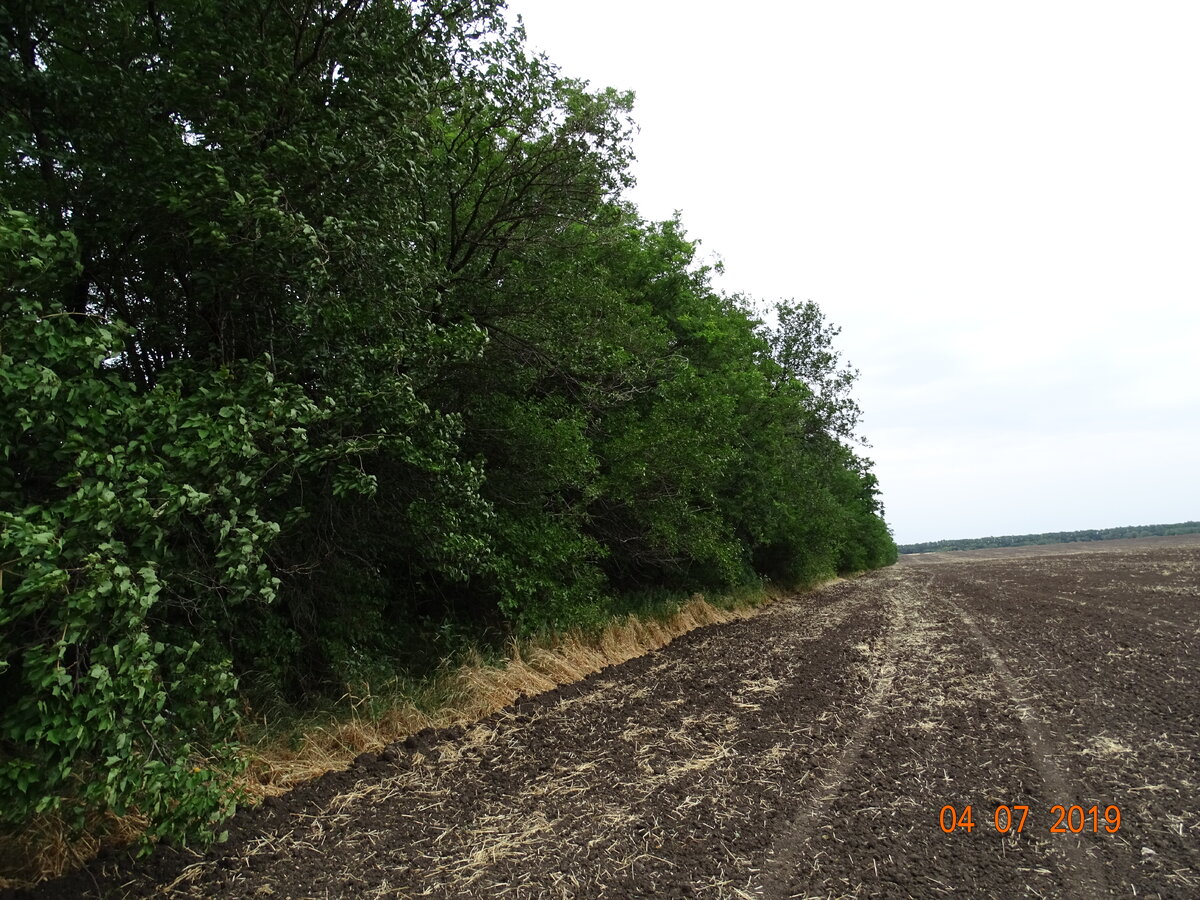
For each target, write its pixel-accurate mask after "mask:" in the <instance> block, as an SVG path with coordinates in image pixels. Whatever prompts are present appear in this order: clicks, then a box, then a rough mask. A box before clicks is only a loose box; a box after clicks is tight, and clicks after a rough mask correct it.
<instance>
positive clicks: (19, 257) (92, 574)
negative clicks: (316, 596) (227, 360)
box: [0, 212, 320, 837]
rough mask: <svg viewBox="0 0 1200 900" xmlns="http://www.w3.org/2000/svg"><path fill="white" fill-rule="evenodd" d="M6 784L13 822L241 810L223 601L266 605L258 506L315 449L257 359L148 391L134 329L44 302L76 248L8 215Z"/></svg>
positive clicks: (3, 249)
mask: <svg viewBox="0 0 1200 900" xmlns="http://www.w3.org/2000/svg"><path fill="white" fill-rule="evenodd" d="M0 254H2V258H0V265H3V273H2V275H0V278H2V279H3V282H4V283H5V284H7V285H8V287H7V289H6V290H5V291H4V292H3V294H0V453H2V456H0V528H2V529H3V530H2V531H0V569H2V571H0V577H2V578H3V582H2V585H0V587H2V593H0V692H2V693H3V696H4V698H5V701H6V702H5V703H4V704H3V705H2V707H0V708H2V712H0V796H2V797H3V798H4V803H3V810H4V815H5V818H6V819H7V820H8V822H9V823H10V824H16V823H19V822H21V821H23V820H24V819H25V818H27V817H28V816H29V815H31V814H33V813H44V812H49V811H54V812H58V813H62V814H63V815H65V816H66V817H67V818H68V820H70V821H74V822H76V823H82V821H83V818H84V815H85V813H86V812H88V811H93V810H112V811H114V812H116V813H118V814H120V813H123V812H124V811H126V810H128V809H130V808H137V809H138V810H140V811H142V812H143V813H145V814H147V815H149V816H150V817H151V818H152V820H153V821H154V822H155V825H154V828H153V831H152V834H155V835H171V836H175V837H188V836H191V835H193V834H195V833H196V831H197V828H203V827H205V826H210V825H211V824H212V823H214V822H216V821H218V820H219V818H220V817H221V815H222V814H223V813H224V812H225V811H226V810H227V809H228V808H229V806H230V803H231V799H232V798H231V797H230V796H229V794H228V791H227V790H226V786H225V781H226V778H225V776H226V775H227V774H228V771H229V769H230V766H231V761H232V757H231V755H230V753H229V748H228V742H229V740H230V738H231V736H232V734H233V728H234V726H235V725H236V722H237V715H236V709H237V700H236V697H235V696H234V690H235V687H236V680H235V678H234V675H233V672H232V671H231V669H230V660H229V657H228V651H223V650H222V647H221V644H220V642H219V640H214V638H215V637H217V636H218V635H219V634H220V628H221V625H222V623H223V622H224V621H225V620H226V619H227V617H228V610H230V609H232V608H234V607H236V606H238V605H255V606H257V605H261V604H264V603H268V602H270V601H271V600H272V599H273V598H274V596H275V591H276V589H277V587H278V583H279V582H278V579H277V578H275V577H274V576H273V575H272V573H271V571H270V569H269V567H268V565H267V563H266V548H267V547H268V546H269V544H270V543H271V542H272V541H273V540H274V539H275V537H276V535H277V534H278V532H279V526H278V524H277V523H275V522H273V521H269V520H267V519H265V518H263V516H262V515H261V514H260V512H259V510H258V509H257V508H256V505H255V504H256V502H260V501H261V499H262V498H265V497H269V496H270V495H271V494H272V493H275V492H278V491H279V490H281V489H282V488H283V487H285V486H286V484H287V482H288V480H289V479H290V478H291V477H292V473H293V472H294V471H295V470H296V468H297V467H298V466H302V465H304V464H305V461H306V441H305V427H306V426H307V425H309V424H310V423H311V422H314V421H316V420H318V419H319V418H320V413H319V411H318V410H317V408H316V407H315V406H314V405H313V404H312V403H311V401H308V400H306V399H305V398H303V396H302V395H300V394H299V392H297V391H295V390H294V389H284V388H281V387H279V386H277V385H275V384H274V383H273V379H272V377H271V374H270V372H269V371H268V370H267V369H266V368H265V367H264V366H262V365H261V364H250V363H245V364H241V365H238V366H237V367H235V368H221V369H217V370H213V371H210V372H200V371H194V370H191V369H190V368H188V367H186V366H182V365H180V366H176V367H174V368H173V369H171V370H169V371H168V372H165V373H164V374H163V377H162V378H161V379H160V380H159V382H158V384H157V385H155V387H154V388H153V389H152V390H150V391H146V392H143V393H139V392H137V391H136V390H135V389H134V388H133V386H132V385H131V384H129V382H128V381H126V380H125V379H123V378H121V377H120V376H119V375H118V374H117V373H116V372H115V371H113V369H112V367H111V366H110V365H109V361H110V360H112V359H114V358H115V357H116V356H117V355H118V354H119V352H120V350H119V347H120V334H121V330H122V328H121V326H120V325H119V324H116V323H106V322H104V321H102V320H100V319H98V318H96V317H91V316H78V315H72V314H70V313H68V312H67V311H65V310H64V309H62V308H61V307H58V306H54V305H51V304H49V303H46V302H44V301H40V300H38V299H36V294H37V293H42V292H46V289H47V288H49V287H52V286H53V285H54V284H56V283H61V281H62V280H63V279H64V278H69V277H70V276H71V275H72V274H74V271H75V270H76V263H75V258H74V246H73V241H72V240H71V239H70V238H69V236H66V235H53V234H51V235H44V234H41V233H39V232H38V231H37V230H36V229H35V228H34V227H33V224H32V222H31V219H30V217H28V216H27V215H24V214H21V213H13V212H9V213H8V214H7V215H6V217H5V218H4V220H3V221H2V222H0Z"/></svg>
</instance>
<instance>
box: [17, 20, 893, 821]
mask: <svg viewBox="0 0 1200 900" xmlns="http://www.w3.org/2000/svg"><path fill="white" fill-rule="evenodd" d="M499 8H500V4H498V3H495V2H485V0H479V2H475V0H466V2H461V3H453V4H441V3H425V2H416V0H414V2H409V3H393V2H383V0H351V2H345V3H335V4H317V5H313V4H311V3H301V2H292V0H285V2H278V0H234V2H229V3H214V2H210V0H188V2H181V3H174V4H168V5H165V6H162V5H156V4H146V3H143V2H139V0H105V2H100V3H93V4H85V5H83V6H79V5H78V4H74V3H67V2H65V0H47V2H38V3H33V2H28V0H24V2H22V0H17V2H12V3H8V4H5V5H4V7H3V9H2V10H0V47H2V49H3V53H0V63H2V64H0V97H3V98H4V100H3V107H2V108H0V136H2V143H0V185H2V196H3V197H4V198H5V202H6V203H7V204H8V207H9V208H8V209H7V211H5V212H4V213H3V218H2V219H0V363H2V365H0V414H2V418H0V453H2V454H3V455H2V456H0V527H2V528H3V531H2V532H0V578H2V581H0V698H2V699H3V704H2V705H0V808H2V809H3V816H4V818H5V821H6V822H7V823H8V824H9V825H13V826H17V825H20V823H22V822H24V821H27V820H28V818H29V817H30V816H31V815H35V814H37V813H39V812H50V811H57V812H60V813H62V814H64V815H66V816H67V817H68V818H69V819H71V820H72V821H74V822H76V823H78V822H81V821H82V820H83V819H84V818H85V817H86V816H87V815H89V814H93V813H96V812H101V811H106V810H112V811H116V812H121V811H124V810H127V809H131V808H137V809H138V810H140V811H142V812H144V813H146V814H148V815H149V816H150V818H151V820H152V823H153V825H152V830H151V834H152V835H169V836H172V837H176V838H188V837H201V836H204V835H205V834H209V833H211V831H212V829H213V828H214V827H215V823H216V822H217V821H218V820H219V819H220V818H221V817H222V816H223V815H225V814H226V813H227V812H228V810H229V809H230V806H231V802H232V801H231V797H230V795H229V793H228V791H227V788H226V785H227V782H228V778H229V776H230V774H231V773H232V772H233V770H234V769H235V768H236V765H235V763H234V759H235V758H236V752H235V749H234V745H233V741H234V739H235V737H236V733H237V721H238V716H237V713H238V710H239V709H240V708H241V706H242V704H244V703H246V702H249V701H253V702H256V703H266V702H270V703H275V702H277V701H278V700H280V699H283V700H286V701H288V702H296V703H299V702H309V703H312V702H321V701H322V698H328V697H330V696H341V695H342V694H344V693H345V692H346V687H347V685H352V684H354V683H358V682H366V681H375V682H377V683H378V682H381V681H384V680H387V679H388V678H389V677H391V675H392V674H394V673H395V672H396V671H397V670H399V669H401V668H403V667H404V666H416V665H428V664H430V663H431V662H432V661H433V659H434V657H436V656H439V655H442V654H445V653H452V652H454V651H455V648H457V647H461V646H462V645H464V643H465V642H467V641H468V638H469V636H471V635H474V634H479V633H482V632H485V631H486V632H488V633H489V634H493V635H494V634H497V633H499V632H501V631H504V632H508V633H511V632H518V633H521V632H524V633H529V632H535V631H540V630H546V629H561V628H566V627H576V626H585V627H587V626H592V625H596V624H598V623H599V622H601V621H602V619H603V617H604V616H605V615H608V614H610V613H611V612H613V611H614V610H615V611H619V610H622V609H625V608H628V607H629V606H630V604H635V605H636V604H637V603H641V601H642V600H644V599H645V598H647V597H652V598H653V597H668V596H670V597H675V596H680V595H686V594H687V593H689V592H691V591H694V590H703V591H710V590H714V589H716V590H740V589H745V590H749V589H753V588H755V587H761V584H762V582H763V580H764V579H770V580H773V581H776V582H778V583H782V584H803V583H808V582H812V581H814V580H816V579H819V578H821V577H824V576H826V575H829V574H832V573H833V572H835V571H853V570H860V569H864V568H869V567H872V566H878V565H886V564H888V563H889V562H891V561H893V560H894V558H895V545H894V544H893V542H892V540H891V536H890V534H889V533H888V530H887V527H886V525H885V524H884V521H883V517H882V516H883V509H882V506H881V505H880V503H879V499H878V490H877V484H876V482H875V478H874V476H873V475H872V474H871V471H870V464H869V462H868V461H867V460H865V459H863V458H861V457H860V456H858V455H857V454H856V453H855V452H854V451H853V450H852V449H851V448H852V445H853V444H854V441H855V437H854V434H853V432H854V429H855V427H856V425H857V421H858V409H857V407H856V406H855V404H854V401H853V399H852V397H851V389H852V386H853V382H854V377H855V373H854V372H853V370H851V369H849V368H847V367H845V366H844V365H843V364H842V363H841V361H840V359H839V357H838V354H837V352H836V351H835V350H834V349H833V340H834V338H835V337H836V334H837V330H836V328H834V327H832V326H830V325H828V324H827V323H826V322H825V320H824V318H823V315H822V313H821V311H820V309H819V308H818V307H817V306H816V305H815V304H813V303H811V302H810V303H804V304H796V303H784V304H780V305H779V306H778V308H777V310H776V313H777V319H778V326H777V327H775V328H768V327H767V326H765V325H764V324H763V323H762V322H761V321H760V320H759V319H758V317H757V316H756V314H755V312H754V310H753V307H752V306H751V304H750V303H749V302H747V301H746V300H744V299H743V298H740V297H736V296H735V297H729V296H725V295H723V294H722V293H720V292H719V291H717V290H715V289H714V288H713V286H712V284H711V281H710V275H711V272H710V271H709V270H708V269H706V268H705V267H703V266H698V265H697V264H696V244H695V243H694V242H693V241H691V240H689V239H688V237H687V235H686V233H685V231H684V229H683V226H682V224H681V222H680V221H679V220H678V218H676V219H673V220H671V221H667V222H660V223H649V222H645V221H643V220H641V219H640V218H639V217H638V216H637V215H636V213H635V212H634V211H633V210H632V209H631V208H630V207H629V206H628V205H627V204H625V203H624V202H623V201H622V199H621V191H622V190H623V189H624V188H625V187H626V186H627V185H628V184H629V183H630V181H631V177H630V175H629V170H628V166H629V162H630V160H631V158H632V157H631V153H630V135H631V133H632V124H631V121H630V118H629V114H630V109H631V106H632V95H631V94H629V93H622V92H619V91H615V90H612V89H604V90H591V89H589V88H588V86H587V85H586V84H584V83H582V82H579V81H575V80H571V79H568V78H564V77H563V76H562V75H561V74H560V73H559V71H558V70H557V69H556V68H555V67H554V66H553V65H552V64H551V63H549V62H548V61H547V60H545V59H543V58H540V57H536V56H533V55H531V54H529V53H528V52H527V50H526V48H525V45H524V36H523V34H522V32H521V31H520V29H519V28H513V27H511V26H509V25H508V24H506V23H505V21H504V20H503V18H502V17H501V16H500V14H499V11H498V10H499ZM239 679H240V682H239Z"/></svg>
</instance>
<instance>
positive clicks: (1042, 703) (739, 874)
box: [39, 537, 1200, 898]
mask: <svg viewBox="0 0 1200 900" xmlns="http://www.w3.org/2000/svg"><path fill="white" fill-rule="evenodd" d="M1198 664H1200V539H1197V538H1194V537H1193V538H1176V539H1150V540H1143V541H1126V542H1110V543H1105V544H1091V545H1064V546H1058V547H1054V548H1025V549H1023V550H1021V551H995V552H992V553H987V552H969V553H942V554H927V555H924V556H918V557H907V558H904V559H903V560H902V561H901V563H899V564H898V565H896V566H894V567H892V568H890V569H888V570H885V571H880V572H876V573H872V574H870V575H866V576H863V577H861V578H856V579H853V580H849V581H842V582H838V583H836V584H833V585H830V586H828V587H826V588H824V589H822V590H820V591H817V592H815V593H810V594H805V595H802V596H798V597H796V598H794V599H792V600H789V601H786V602H781V603H778V604H776V605H774V606H772V607H769V608H768V609H767V610H765V611H764V612H763V613H761V614H760V615H758V616H755V617H753V618H750V619H746V620H742V621H738V622H734V623H731V624H728V625H721V626H714V627H710V628H706V629H702V630H699V631H695V632H692V633H691V634H689V635H687V636H685V637H683V638H680V639H678V640H676V641H675V642H674V643H672V644H671V645H670V646H668V647H666V648H664V649H663V650H661V651H658V652H655V653H653V654H650V655H647V656H644V657H641V658H639V659H636V660H633V661H631V662H629V663H626V664H624V665H622V666H617V667H613V668H610V669H607V670H605V671H604V672H601V673H599V674H598V675H596V676H593V677H591V678H589V679H587V680H585V681H583V682H580V683H578V684H575V685H572V686H570V687H567V688H562V689H559V690H556V691H552V692H551V693H549V694H543V695H541V696H539V697H536V698H532V699H528V700H525V701H522V702H520V703H518V704H517V705H516V706H514V707H512V708H509V709H507V710H505V711H503V712H502V713H499V714H497V715H495V716H493V717H491V718H489V719H487V720H485V721H482V722H480V723H478V724H477V725H475V726H473V727H471V728H469V729H466V730H461V729H454V730H451V731H449V732H445V733H440V734H424V735H420V736H417V737H416V738H412V739H409V741H408V742H406V745H397V746H395V747H392V748H389V749H388V751H387V752H385V753H384V754H383V755H382V756H381V757H379V758H371V759H367V760H360V763H359V765H357V766H356V767H355V768H353V769H351V770H350V771H348V772H344V773H335V774H332V775H329V776H326V777H325V778H322V779H319V780H317V781H315V782H312V783H310V784H308V785H305V786H303V787H302V788H300V789H298V790H296V791H294V792H292V793H291V794H289V795H287V796H285V797H283V798H279V799H278V800H275V801H270V802H269V803H268V804H266V805H264V806H263V807H260V808H259V809H257V810H253V811H250V812H247V813H243V814H241V815H240V816H239V818H238V819H236V820H235V822H234V828H233V835H232V837H231V839H230V841H229V842H227V843H226V844H224V845H221V846H219V847H217V848H215V849H214V850H213V851H212V852H210V853H209V854H208V855H206V856H193V855H189V854H188V853H186V852H177V851H176V852H162V853H159V854H157V855H156V856H155V857H152V858H151V859H150V860H149V861H148V862H144V863H140V864H137V865H136V866H130V865H129V864H128V863H124V864H118V863H117V862H114V861H111V860H110V861H108V862H107V863H105V864H97V865H95V866H93V868H92V870H91V871H89V872H83V873H77V874H76V875H75V876H72V877H71V878H70V879H68V880H66V881H60V882H58V883H56V884H49V885H44V886H43V888H42V890H41V891H40V892H39V893H40V895H41V896H93V897H96V896H105V897H126V896H136V897H142V896H170V897H197V898H214V897H231V898H232V897H245V898H264V897H265V898H360V897H361V898H374V897H380V898H382V897H446V898H449V897H511V898H535V897H536V898H540V897H575V898H610V897H611V898H619V897H629V898H650V897H666V898H669V897H710V898H725V897H728V898H759V897H770V898H784V897H939V896H970V897H1006V898H1007V897H1025V896H1030V897H1076V898H1096V897H1108V896H1112V897H1133V896H1137V897H1164V898H1165V897H1191V898H1195V897H1200V842H1198V838H1200V802H1198V801H1200V689H1198V674H1197V670H1198ZM968 806H970V808H971V814H970V819H971V821H972V822H973V827H972V828H969V829H968V828H966V827H965V825H966V818H967V817H966V807H968ZM945 807H952V809H951V810H950V812H948V813H947V812H946V809H945ZM1023 807H1027V810H1026V811H1024V812H1022V808H1023ZM1055 807H1061V808H1062V815H1060V814H1059V812H1058V811H1057V810H1056V809H1055ZM1005 808H1006V809H1007V811H1008V813H1007V818H1006V813H1005V812H1004V809H1005ZM1073 808H1074V809H1073ZM1114 808H1115V809H1116V810H1118V811H1119V816H1120V823H1119V828H1114V827H1113V826H1114V825H1115V821H1114V820H1115V818H1116V815H1115V814H1114V812H1113V809H1114ZM998 810H999V812H998ZM1021 819H1023V820H1024V821H1023V823H1021V822H1020V821H1019V820H1021ZM1056 820H1060V821H1059V822H1056ZM956 821H958V822H961V823H962V825H963V827H955V824H956ZM1018 824H1021V825H1022V827H1021V830H1020V831H1019V833H1018ZM947 825H948V826H950V827H949V829H947V828H946V826H947ZM1056 825H1057V826H1058V828H1059V829H1060V830H1055V826H1056ZM947 830H948V831H949V833H947Z"/></svg>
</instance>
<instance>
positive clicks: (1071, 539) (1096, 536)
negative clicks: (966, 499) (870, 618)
mask: <svg viewBox="0 0 1200 900" xmlns="http://www.w3.org/2000/svg"><path fill="white" fill-rule="evenodd" d="M1179 534H1200V522H1179V523H1176V524H1174V525H1123V526H1120V527H1117V528H1088V529H1084V530H1082V531H1049V532H1046V533H1044V534H1006V535H1001V536H1000V537H982V538H960V539H957V540H947V541H925V542H924V543H920V544H901V545H900V546H899V548H898V549H899V552H900V553H934V552H937V551H942V550H987V549H990V548H992V547H1030V546H1035V545H1038V544H1073V543H1077V542H1085V541H1115V540H1120V539H1122V538H1141V537H1167V536H1171V535H1179Z"/></svg>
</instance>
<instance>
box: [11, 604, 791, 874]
mask: <svg viewBox="0 0 1200 900" xmlns="http://www.w3.org/2000/svg"><path fill="white" fill-rule="evenodd" d="M779 596H781V594H780V593H778V592H776V591H773V590H771V589H765V590H764V589H754V590H749V589H748V590H747V591H745V592H743V593H740V594H737V595H730V596H722V597H716V598H713V599H712V600H706V599H705V598H704V597H703V596H701V595H700V594H694V595H692V597H691V598H690V599H686V600H681V599H680V598H665V597H660V598H657V599H656V600H654V601H653V602H646V603H644V604H641V605H640V606H639V610H638V612H636V613H628V614H625V615H623V616H619V617H616V618H614V619H613V620H611V621H610V622H608V624H606V625H604V626H602V627H597V628H594V629H590V630H582V629H581V630H572V631H567V632H563V633H554V634H543V635H539V636H536V637H534V638H531V639H527V640H512V641H510V642H509V643H508V646H507V652H506V653H505V654H502V655H499V656H496V655H492V656H491V658H489V657H488V656H486V655H485V654H484V653H483V652H482V651H481V650H479V649H478V648H474V647H473V648H470V649H468V650H466V651H464V652H463V653H461V654H460V657H459V658H458V659H457V660H454V661H450V660H448V661H446V662H444V663H443V665H442V666H441V667H440V668H439V669H438V670H437V671H435V672H433V673H431V674H430V675H427V676H425V677H423V678H415V679H396V680H395V681H393V682H392V683H390V684H387V685H384V686H383V687H382V688H381V689H379V690H377V691H374V692H373V691H372V690H371V688H370V686H368V685H363V686H361V687H359V688H358V689H357V690H351V691H348V692H347V694H346V695H345V696H344V697H343V698H342V700H341V701H340V702H339V703H338V704H335V705H334V706H333V707H332V708H329V709H326V710H323V711H321V712H312V713H308V714H305V715H302V716H297V715H295V714H294V713H291V714H281V715H280V716H279V717H278V718H277V719H275V720H273V721H272V720H270V719H269V718H268V719H266V720H263V719H256V718H255V717H254V716H250V717H247V720H246V723H245V726H244V729H243V745H242V747H243V754H244V756H245V759H246V762H247V766H246V769H245V772H244V773H243V774H242V775H241V776H240V777H239V778H238V779H237V780H236V782H235V783H234V784H233V786H232V787H233V789H235V790H238V791H239V792H240V793H242V794H243V795H244V796H246V797H247V798H248V799H249V801H250V802H251V803H254V804H257V803H258V802H260V801H261V800H262V799H264V798H265V797H269V796H278V795H280V794H283V793H286V792H287V791H288V790H290V789H291V788H293V787H295V786H296V785H298V784H300V783H302V782H304V781H307V780H309V779H312V778H316V777H318V776H320V775H323V774H325V773H326V772H330V771H334V770H338V769H344V768H346V767H347V766H349V765H350V763H351V762H352V761H353V760H354V758H355V757H356V756H358V755H359V754H360V753H366V752H377V751H380V750H382V749H383V748H384V747H385V746H387V745H388V744H390V743H393V742H395V741H400V740H403V739H404V738H406V737H408V736H409V735H410V734H415V733H417V732H419V731H421V730H422V729H424V728H430V727H432V728H445V727H448V726H451V725H468V724H471V723H473V722H476V721H478V720H479V719H482V718H484V717H485V716H488V715H490V714H491V713H493V712H496V711H497V710H500V709H503V708H504V707H506V706H508V705H509V704H511V703H512V702H513V701H515V700H516V698H517V697H518V696H519V695H521V694H525V695H527V696H532V695H535V694H539V693H541V692H543V691H548V690H552V689H553V688H555V687H557V686H558V685H562V684H569V683H571V682H574V681H578V680H579V679H581V678H585V677H587V676H588V675H590V674H592V673H593V672H598V671H600V670H601V669H603V668H605V667H606V666H610V665H615V664H618V663H622V662H625V661H626V660H629V659H633V658H634V657H637V656H642V655H643V654H645V653H648V652H650V651H652V650H656V649H658V648H659V647H662V646H665V645H666V644H668V643H670V642H671V641H672V640H674V639H675V638H676V637H679V636H681V635H684V634H687V633H688V632H689V631H693V630H694V629H696V628H702V627H704V626H706V625H714V624H717V623H721V622H729V621H733V620H734V619H741V618H747V617H748V616H751V615H753V614H754V613H755V612H757V611H758V609H759V608H760V607H761V606H762V605H764V604H765V603H767V602H769V601H771V600H774V599H777V598H778V597H779ZM145 827H146V821H145V819H144V818H143V817H141V816H140V815H138V814H136V813H134V814H130V815H127V816H123V817H116V816H112V815H106V816H104V817H102V818H98V819H96V820H95V821H93V822H91V823H89V826H88V829H87V831H86V832H85V833H84V835H83V836H82V837H79V838H75V839H71V838H69V837H68V834H67V831H66V829H65V827H64V826H63V823H62V822H61V821H59V820H57V819H54V818H51V817H44V818H43V819H42V820H40V821H37V822H34V823H31V825H30V827H28V828H26V829H25V830H24V831H22V832H21V833H20V834H17V835H11V836H9V835H5V836H0V872H4V873H5V874H6V875H8V876H9V877H4V876H0V889H6V888H27V887H31V886H33V885H34V884H36V883H37V882H39V881H43V880H45V879H49V878H55V877H58V876H59V875H62V874H64V873H66V872H68V871H71V870H72V869H75V868H78V867H79V866H82V865H84V864H86V863H87V862H88V861H89V860H91V859H93V858H95V857H96V855H98V854H99V853H100V852H102V851H103V850H105V849H108V848H113V847H121V846H124V845H128V844H130V843H132V842H133V841H135V840H137V839H138V837H139V836H140V835H141V833H142V832H143V830H144V829H145Z"/></svg>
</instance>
